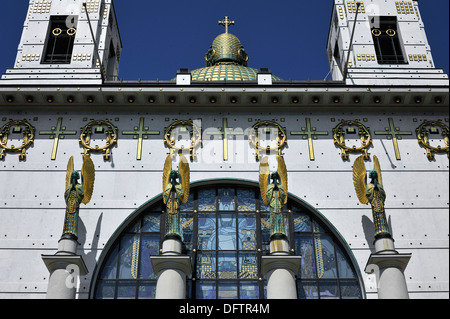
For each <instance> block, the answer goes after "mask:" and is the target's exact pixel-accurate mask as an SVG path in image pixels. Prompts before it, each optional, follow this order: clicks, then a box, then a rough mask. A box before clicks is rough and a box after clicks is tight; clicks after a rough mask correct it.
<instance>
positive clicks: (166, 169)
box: [162, 154, 172, 204]
mask: <svg viewBox="0 0 450 319" xmlns="http://www.w3.org/2000/svg"><path fill="white" fill-rule="evenodd" d="M171 171H172V157H171V156H170V154H169V155H167V157H166V161H165V162H164V170H163V181H162V182H163V192H164V191H165V189H166V187H167V184H169V176H170V172H171ZM163 198H165V197H163ZM164 204H166V201H165V200H164Z"/></svg>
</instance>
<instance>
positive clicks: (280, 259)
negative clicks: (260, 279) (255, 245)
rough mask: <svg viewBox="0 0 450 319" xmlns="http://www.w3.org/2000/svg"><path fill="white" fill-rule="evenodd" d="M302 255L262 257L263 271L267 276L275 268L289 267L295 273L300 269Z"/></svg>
mask: <svg viewBox="0 0 450 319" xmlns="http://www.w3.org/2000/svg"><path fill="white" fill-rule="evenodd" d="M301 258H302V257H301V256H283V255H271V256H262V257H261V272H262V274H263V275H264V276H265V275H267V274H268V273H269V272H270V271H272V270H275V269H287V270H289V271H292V273H293V274H294V275H296V274H298V272H299V270H300V263H301Z"/></svg>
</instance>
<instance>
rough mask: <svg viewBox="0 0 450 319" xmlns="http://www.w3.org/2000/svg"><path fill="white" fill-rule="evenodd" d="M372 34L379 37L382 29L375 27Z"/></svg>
mask: <svg viewBox="0 0 450 319" xmlns="http://www.w3.org/2000/svg"><path fill="white" fill-rule="evenodd" d="M372 34H373V35H374V36H376V37H379V36H380V35H381V31H380V30H379V29H373V30H372Z"/></svg>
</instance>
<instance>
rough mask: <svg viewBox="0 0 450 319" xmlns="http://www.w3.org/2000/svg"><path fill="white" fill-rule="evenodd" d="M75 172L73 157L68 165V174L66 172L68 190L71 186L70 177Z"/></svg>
mask: <svg viewBox="0 0 450 319" xmlns="http://www.w3.org/2000/svg"><path fill="white" fill-rule="evenodd" d="M72 172H73V156H71V157H70V158H69V162H68V163H67V172H66V188H65V189H67V187H69V185H70V176H71V175H72Z"/></svg>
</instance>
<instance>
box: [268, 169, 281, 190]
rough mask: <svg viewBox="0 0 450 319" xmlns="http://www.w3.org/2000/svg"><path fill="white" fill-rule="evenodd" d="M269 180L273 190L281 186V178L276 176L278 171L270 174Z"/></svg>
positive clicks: (278, 175)
mask: <svg viewBox="0 0 450 319" xmlns="http://www.w3.org/2000/svg"><path fill="white" fill-rule="evenodd" d="M270 179H271V180H272V184H273V185H274V186H275V189H276V188H278V185H279V184H281V177H280V174H278V171H275V172H273V173H272V174H270Z"/></svg>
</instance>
